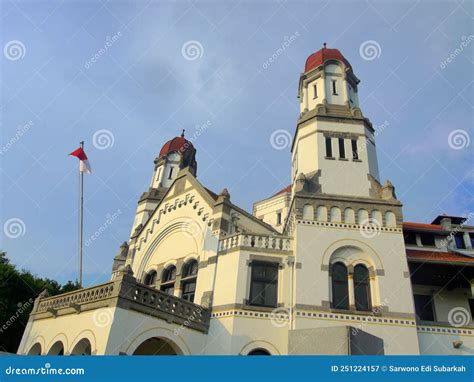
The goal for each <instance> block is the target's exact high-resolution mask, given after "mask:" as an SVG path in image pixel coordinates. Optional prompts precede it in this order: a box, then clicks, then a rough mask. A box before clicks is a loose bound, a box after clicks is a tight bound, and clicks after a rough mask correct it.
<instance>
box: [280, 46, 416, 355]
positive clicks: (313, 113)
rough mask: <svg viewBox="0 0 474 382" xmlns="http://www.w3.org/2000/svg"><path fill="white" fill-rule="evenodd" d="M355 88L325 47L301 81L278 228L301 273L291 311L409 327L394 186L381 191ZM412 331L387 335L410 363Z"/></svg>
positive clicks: (345, 64) (348, 69)
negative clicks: (283, 216) (287, 189)
mask: <svg viewBox="0 0 474 382" xmlns="http://www.w3.org/2000/svg"><path fill="white" fill-rule="evenodd" d="M358 87H359V79H358V78H357V77H356V75H355V74H354V72H353V68H352V66H351V64H350V63H349V61H348V60H347V59H346V58H345V57H344V56H343V55H342V53H341V52H340V51H339V50H337V49H329V48H327V47H326V45H324V47H323V48H322V49H321V50H319V51H318V52H316V53H314V54H312V55H310V56H309V57H308V59H307V60H306V64H305V69H304V73H302V74H301V76H300V81H299V89H298V97H299V101H300V116H299V119H298V122H297V126H296V132H295V135H294V140H293V144H292V148H291V154H292V174H291V175H292V177H291V181H292V183H291V194H290V195H289V196H290V200H291V201H290V208H289V213H288V218H287V220H286V224H285V229H284V233H285V234H287V235H289V236H292V237H293V239H294V249H293V253H294V262H295V264H298V267H295V269H294V270H293V272H294V278H293V280H294V288H293V292H292V298H291V299H292V301H294V303H292V304H291V305H292V306H295V307H296V308H295V309H298V307H302V308H303V309H306V310H308V312H316V311H317V312H323V313H321V314H323V317H324V314H326V317H329V316H328V315H327V313H330V314H334V316H332V317H336V316H337V315H338V314H340V315H341V316H340V317H342V318H341V320H342V319H348V320H349V322H350V321H351V320H353V321H354V320H357V316H363V315H367V314H368V312H370V313H369V314H373V315H377V316H380V317H382V318H381V322H385V321H386V322H389V321H387V320H390V317H405V318H410V320H414V317H415V316H414V307H413V302H412V291H411V284H410V279H409V271H408V264H407V260H406V253H405V246H404V240H403V233H402V226H401V224H402V204H401V203H400V201H398V200H397V198H396V195H395V189H394V187H393V185H392V183H391V182H390V181H386V182H385V183H384V184H383V185H382V184H381V183H380V180H379V173H378V163H377V155H376V149H375V136H374V132H375V131H374V128H373V127H372V124H371V122H370V121H369V120H368V119H367V118H366V117H364V115H363V113H362V111H361V109H360V107H359V99H358ZM324 312H326V313H324ZM311 314H313V313H311ZM318 314H320V313H318ZM337 317H339V316H337ZM359 319H360V317H359ZM412 322H413V321H411V322H410V324H406V325H405V326H400V327H397V328H391V331H392V333H393V334H394V335H396V336H398V338H399V339H400V342H401V343H403V344H404V346H406V349H407V352H408V353H415V354H416V353H418V343H417V336H416V331H415V330H414V328H413V327H412V326H410V325H413V324H412ZM324 325H326V323H324ZM328 325H330V326H331V325H334V326H337V325H336V324H328ZM340 325H345V324H344V323H341V324H340ZM349 325H350V324H349ZM310 327H311V326H310V324H309V322H308V320H306V319H305V318H304V317H298V316H297V317H296V319H295V321H294V324H293V329H294V333H295V335H298V330H305V329H308V328H310ZM330 329H331V330H332V328H330V327H328V328H326V329H325V330H326V331H327V332H328V333H329V330H330ZM365 329H366V330H367V331H368V332H369V333H370V334H371V335H373V336H375V337H374V340H373V341H372V342H371V344H372V345H373V346H374V347H375V348H377V349H378V350H377V352H379V351H385V352H388V353H390V352H396V351H398V350H394V349H395V348H396V346H394V345H391V344H390V345H389V344H386V346H385V350H383V349H382V347H380V343H381V342H380V339H381V338H383V337H384V331H383V330H384V329H383V328H381V327H378V326H376V325H374V326H370V325H368V326H367V327H366V328H365ZM334 330H337V329H336V328H334ZM395 332H396V333H395ZM302 333H303V332H302ZM291 335H292V334H291V333H290V336H291ZM305 335H306V334H305ZM316 340H317V339H316V338H315V341H316ZM372 345H371V346H372ZM392 346H393V347H392Z"/></svg>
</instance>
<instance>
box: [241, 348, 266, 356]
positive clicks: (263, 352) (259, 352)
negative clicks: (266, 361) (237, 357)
mask: <svg viewBox="0 0 474 382" xmlns="http://www.w3.org/2000/svg"><path fill="white" fill-rule="evenodd" d="M247 355H271V354H270V353H269V352H268V351H267V350H265V349H262V348H258V349H253V350H252V351H251V352H249V354H247Z"/></svg>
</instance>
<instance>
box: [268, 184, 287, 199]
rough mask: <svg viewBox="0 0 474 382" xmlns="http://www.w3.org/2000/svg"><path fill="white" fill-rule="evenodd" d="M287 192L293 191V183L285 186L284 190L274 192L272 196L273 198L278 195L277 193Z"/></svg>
mask: <svg viewBox="0 0 474 382" xmlns="http://www.w3.org/2000/svg"><path fill="white" fill-rule="evenodd" d="M286 192H291V184H290V185H288V186H286V187H285V188H283V189H282V190H280V191H278V192H277V193H276V194H273V195H272V196H270V198H273V197H274V196H277V195H281V194H284V193H286Z"/></svg>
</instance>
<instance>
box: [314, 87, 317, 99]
mask: <svg viewBox="0 0 474 382" xmlns="http://www.w3.org/2000/svg"><path fill="white" fill-rule="evenodd" d="M313 94H314V95H313V98H315V99H316V98H318V86H317V85H313Z"/></svg>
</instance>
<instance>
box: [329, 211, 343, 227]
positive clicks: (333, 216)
mask: <svg viewBox="0 0 474 382" xmlns="http://www.w3.org/2000/svg"><path fill="white" fill-rule="evenodd" d="M329 212H330V219H329V220H330V221H331V222H336V223H340V222H341V209H340V208H338V207H332V208H331V210H330V211H329Z"/></svg>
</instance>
